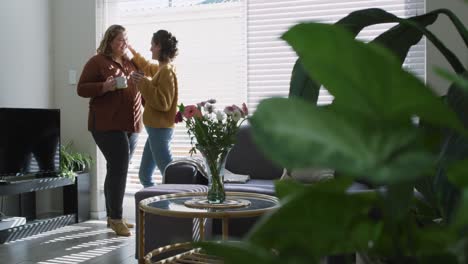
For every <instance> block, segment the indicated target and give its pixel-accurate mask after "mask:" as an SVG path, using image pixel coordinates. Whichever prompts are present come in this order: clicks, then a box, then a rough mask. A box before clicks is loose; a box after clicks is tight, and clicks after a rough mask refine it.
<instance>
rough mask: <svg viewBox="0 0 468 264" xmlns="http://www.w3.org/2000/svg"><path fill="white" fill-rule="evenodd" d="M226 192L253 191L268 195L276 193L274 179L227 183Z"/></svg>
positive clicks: (225, 185)
mask: <svg viewBox="0 0 468 264" xmlns="http://www.w3.org/2000/svg"><path fill="white" fill-rule="evenodd" d="M224 190H225V191H226V192H251V193H259V194H267V195H273V196H274V195H275V184H274V181H272V180H255V179H254V180H250V181H248V182H247V183H226V184H224Z"/></svg>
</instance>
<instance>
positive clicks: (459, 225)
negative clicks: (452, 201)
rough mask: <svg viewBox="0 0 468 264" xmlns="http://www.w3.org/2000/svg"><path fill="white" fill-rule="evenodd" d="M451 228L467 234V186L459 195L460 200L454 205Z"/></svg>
mask: <svg viewBox="0 0 468 264" xmlns="http://www.w3.org/2000/svg"><path fill="white" fill-rule="evenodd" d="M456 208H457V210H456V212H455V217H454V221H453V228H454V230H455V231H456V232H461V234H462V235H464V236H467V235H468V188H465V189H464V190H463V191H462V193H461V197H460V201H459V202H458V204H457V206H456Z"/></svg>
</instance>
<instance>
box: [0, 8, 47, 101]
mask: <svg viewBox="0 0 468 264" xmlns="http://www.w3.org/2000/svg"><path fill="white" fill-rule="evenodd" d="M49 18H50V15H49V0H21V1H2V11H1V13H0V25H2V41H0V51H1V52H2V67H1V69H2V70H1V71H0V107H33V108H47V107H53V93H52V90H53V88H52V83H51V70H50V69H51V68H50V64H51V59H50V58H51V56H50V19H49Z"/></svg>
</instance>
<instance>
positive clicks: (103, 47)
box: [96, 25, 125, 57]
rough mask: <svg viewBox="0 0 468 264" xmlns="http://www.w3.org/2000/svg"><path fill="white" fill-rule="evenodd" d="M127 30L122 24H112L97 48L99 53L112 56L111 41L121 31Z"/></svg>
mask: <svg viewBox="0 0 468 264" xmlns="http://www.w3.org/2000/svg"><path fill="white" fill-rule="evenodd" d="M122 32H125V28H124V27H123V26H121V25H112V26H110V27H109V28H108V29H107V30H106V33H104V37H103V38H102V40H101V43H100V44H99V47H98V48H97V50H96V51H97V53H98V54H102V55H105V56H109V57H111V56H112V49H111V47H110V43H111V42H112V41H113V40H114V39H115V37H117V35H119V34H120V33H122Z"/></svg>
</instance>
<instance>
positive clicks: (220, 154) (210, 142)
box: [175, 99, 248, 203]
mask: <svg viewBox="0 0 468 264" xmlns="http://www.w3.org/2000/svg"><path fill="white" fill-rule="evenodd" d="M215 103H216V100H215V99H210V100H208V101H205V102H201V103H198V104H197V105H187V106H184V105H183V104H180V105H179V111H178V112H177V114H176V118H175V122H176V123H180V122H182V121H185V125H186V127H187V129H188V131H187V133H188V134H189V136H190V143H191V144H192V148H191V149H190V154H191V155H192V154H194V153H197V150H198V151H199V152H200V153H201V154H202V156H203V158H204V161H205V165H206V168H207V173H208V179H209V191H208V197H207V198H208V202H209V203H223V202H224V200H225V192H224V186H223V176H222V175H221V169H222V168H223V167H224V164H225V161H226V157H227V154H228V153H229V151H230V149H231V148H232V146H233V145H234V143H235V141H236V135H237V132H238V130H239V127H240V125H241V124H242V122H243V121H244V120H245V119H247V115H248V109H247V106H246V105H245V103H244V104H242V107H238V106H236V105H231V106H227V107H225V108H224V110H223V111H221V110H218V109H216V107H215Z"/></svg>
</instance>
